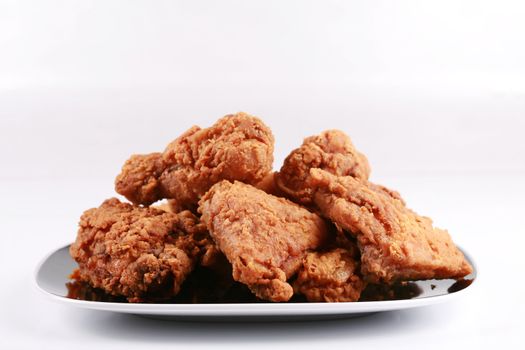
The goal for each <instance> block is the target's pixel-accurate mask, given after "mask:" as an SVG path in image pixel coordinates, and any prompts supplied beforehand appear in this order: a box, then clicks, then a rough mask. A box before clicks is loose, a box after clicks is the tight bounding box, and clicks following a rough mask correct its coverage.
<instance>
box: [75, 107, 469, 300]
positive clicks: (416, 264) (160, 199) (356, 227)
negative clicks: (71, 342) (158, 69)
mask: <svg viewBox="0 0 525 350" xmlns="http://www.w3.org/2000/svg"><path fill="white" fill-rule="evenodd" d="M273 151H274V137H273V135H272V132H271V130H270V129H269V128H268V127H267V126H266V125H265V124H264V123H263V122H262V121H261V120H260V119H258V118H256V117H253V116H251V115H248V114H246V113H237V114H233V115H227V116H225V117H223V118H221V119H219V120H218V121H217V122H216V123H215V124H214V125H212V126H211V127H209V128H205V129H202V128H200V127H198V126H193V127H192V128H190V129H189V130H187V131H186V132H185V133H183V134H182V135H180V136H179V137H178V138H177V139H175V140H174V141H173V142H171V143H170V144H169V145H168V146H167V147H166V149H165V150H164V152H158V153H151V154H140V155H132V156H131V158H129V159H128V160H127V161H126V162H125V164H124V166H123V167H122V171H121V173H120V174H119V175H118V176H117V178H116V180H115V189H116V192H118V193H119V194H121V195H123V196H124V197H126V198H127V199H128V200H129V202H130V203H125V202H121V201H120V200H119V199H117V198H111V199H108V200H106V201H104V202H103V203H102V205H101V206H100V207H98V208H93V209H89V210H87V211H86V212H84V214H83V215H82V217H81V219H80V224H79V230H78V234H77V238H76V241H75V242H74V244H73V245H71V248H70V254H71V256H72V257H73V258H74V259H75V260H76V262H77V263H78V266H79V267H78V269H77V270H75V272H74V273H73V274H72V278H74V279H75V280H78V281H82V282H85V283H87V284H89V285H90V286H91V287H93V288H97V289H100V290H102V291H103V292H105V293H107V294H108V295H112V296H120V297H124V298H126V300H127V301H129V302H144V301H147V300H168V299H170V298H173V297H174V296H176V295H177V293H179V292H180V291H181V288H183V286H184V283H185V281H186V282H187V281H188V280H190V279H191V277H192V274H193V273H194V271H196V270H198V269H200V268H206V269H208V270H209V271H213V272H215V273H216V274H218V275H219V276H222V277H221V278H222V280H221V278H219V279H214V281H215V282H214V283H215V284H214V285H213V286H212V288H216V289H217V290H220V289H222V288H227V287H226V285H227V284H228V282H224V281H227V280H228V279H229V280H231V281H232V282H234V283H240V284H242V285H243V286H245V287H247V289H249V291H251V293H253V295H254V296H255V297H257V298H258V299H259V300H264V301H271V302H286V301H289V300H290V299H291V298H292V297H293V296H294V295H301V296H302V297H303V298H304V300H307V301H310V302H353V301H358V300H359V298H360V296H361V293H362V291H363V290H364V288H365V287H366V286H367V284H379V285H386V286H388V285H392V284H394V283H397V282H399V281H412V280H422V279H449V278H452V279H459V278H462V277H464V276H466V275H468V274H470V273H471V272H472V267H471V265H470V264H469V263H468V261H467V260H466V259H465V257H464V256H463V254H462V253H461V251H460V250H459V249H458V248H457V247H456V246H455V244H454V243H453V241H452V239H451V238H450V236H449V234H448V233H447V231H445V230H442V229H439V228H435V227H433V225H432V221H431V220H430V219H429V218H428V217H424V216H420V215H418V214H417V213H415V212H414V211H412V210H410V209H409V208H408V207H407V206H406V204H405V202H404V201H403V199H402V198H401V196H400V195H399V193H398V192H396V191H393V190H391V189H388V188H386V187H384V186H382V185H378V184H375V183H372V182H369V180H368V178H369V175H370V166H369V164H368V160H367V158H366V157H365V156H364V155H363V154H362V153H360V152H358V151H357V150H356V149H355V147H354V146H353V144H352V142H351V140H350V138H349V137H348V136H347V135H346V134H345V133H343V132H342V131H339V130H328V131H324V132H322V133H321V134H319V135H316V136H310V137H307V138H306V139H305V140H304V142H303V144H302V145H301V146H300V147H298V148H297V149H295V150H293V151H292V152H291V153H290V154H289V155H288V157H287V158H286V160H285V161H284V164H283V165H282V167H281V169H280V170H279V171H278V172H273V171H272V163H273ZM159 203H160V204H159ZM194 276H196V275H194ZM195 281H196V282H195ZM187 283H188V282H187ZM192 283H194V284H195V283H197V284H199V283H203V284H206V283H208V284H209V281H208V280H207V277H203V278H202V280H200V281H199V279H198V277H195V278H193V279H192Z"/></svg>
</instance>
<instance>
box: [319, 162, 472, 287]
mask: <svg viewBox="0 0 525 350" xmlns="http://www.w3.org/2000/svg"><path fill="white" fill-rule="evenodd" d="M310 186H311V188H312V189H313V190H314V193H315V194H314V202H315V204H316V205H317V206H318V208H319V210H320V211H321V212H322V213H323V215H325V216H326V217H328V218H330V219H331V220H332V221H334V222H335V223H336V224H337V225H338V226H339V227H341V228H342V229H345V230H348V231H350V232H352V233H353V234H354V235H355V236H356V237H357V242H358V245H359V249H360V251H361V271H362V273H363V276H364V277H365V278H366V279H367V280H368V281H370V282H379V281H382V282H385V283H392V282H395V281H397V280H417V279H432V278H458V277H463V276H465V275H468V274H470V273H471V272H472V267H471V266H470V264H469V263H468V262H467V260H466V259H465V257H464V256H463V254H462V253H461V251H460V250H459V249H458V248H457V247H456V246H455V244H454V242H453V241H452V239H451V238H450V235H449V234H448V232H447V231H445V230H441V229H438V228H434V227H433V226H432V220H430V219H429V218H427V217H423V216H419V215H418V214H416V213H415V212H413V211H412V210H410V209H408V208H407V207H406V206H405V204H404V203H403V202H402V201H401V200H399V199H396V198H395V196H392V195H391V194H390V193H389V192H385V191H383V190H382V189H380V188H377V187H374V186H369V184H368V183H367V182H363V181H359V180H356V179H355V178H353V177H351V176H335V175H333V174H331V173H329V172H327V171H324V170H321V169H311V170H310Z"/></svg>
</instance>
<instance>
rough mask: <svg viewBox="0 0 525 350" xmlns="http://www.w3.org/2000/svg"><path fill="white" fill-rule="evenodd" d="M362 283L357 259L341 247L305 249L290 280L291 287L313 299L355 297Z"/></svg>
mask: <svg viewBox="0 0 525 350" xmlns="http://www.w3.org/2000/svg"><path fill="white" fill-rule="evenodd" d="M365 286H366V283H365V282H364V281H363V280H362V278H361V277H360V276H359V260H356V258H355V257H354V256H352V253H351V252H349V251H347V250H346V249H343V248H335V249H332V250H329V251H327V252H312V253H308V254H307V255H306V257H305V258H304V260H303V265H302V267H301V268H300V269H299V273H298V274H297V279H296V280H295V281H294V283H293V287H294V291H295V292H296V293H299V294H302V295H304V296H305V297H306V299H307V300H308V301H312V302H323V301H324V302H349V301H357V300H359V296H360V295H361V292H362V291H363V289H364V288H365Z"/></svg>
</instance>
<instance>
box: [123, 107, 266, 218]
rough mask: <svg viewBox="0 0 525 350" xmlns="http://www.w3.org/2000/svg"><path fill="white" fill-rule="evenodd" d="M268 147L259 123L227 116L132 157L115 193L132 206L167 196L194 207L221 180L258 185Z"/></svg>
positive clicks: (242, 115)
mask: <svg viewBox="0 0 525 350" xmlns="http://www.w3.org/2000/svg"><path fill="white" fill-rule="evenodd" d="M273 147H274V138H273V135H272V132H271V130H270V129H269V128H268V127H267V126H266V125H264V123H263V122H262V121H261V120H260V119H258V118H256V117H253V116H250V115H248V114H246V113H242V112H241V113H237V114H232V115H227V116H225V117H223V118H221V119H219V120H218V121H217V122H216V123H215V124H214V125H212V126H211V127H209V128H205V129H201V128H200V127H198V126H194V127H192V128H190V129H189V130H188V131H186V132H185V133H184V134H182V135H181V136H180V137H178V138H177V139H176V140H174V141H173V142H172V143H170V144H169V145H168V146H167V148H166V149H165V151H164V152H163V153H151V154H146V155H133V156H132V157H131V158H130V159H129V160H128V161H126V163H125V164H124V166H123V167H122V171H121V173H120V174H119V175H118V176H117V178H116V180H115V190H116V191H117V192H118V193H120V194H122V195H123V196H125V197H126V198H127V199H129V200H130V201H131V202H133V203H135V204H144V205H149V204H151V203H154V202H156V201H158V200H160V199H163V198H169V199H174V200H175V201H176V203H177V205H179V206H180V207H182V208H185V209H195V207H196V205H197V202H198V201H199V198H200V197H201V196H202V195H203V194H204V193H206V191H208V189H209V188H210V187H211V186H212V185H213V184H215V183H217V182H219V181H221V180H232V181H233V180H239V181H243V182H246V183H250V184H255V183H258V182H259V181H261V180H262V179H263V178H264V177H265V176H266V175H267V174H268V173H269V172H270V171H271V170H272V163H273Z"/></svg>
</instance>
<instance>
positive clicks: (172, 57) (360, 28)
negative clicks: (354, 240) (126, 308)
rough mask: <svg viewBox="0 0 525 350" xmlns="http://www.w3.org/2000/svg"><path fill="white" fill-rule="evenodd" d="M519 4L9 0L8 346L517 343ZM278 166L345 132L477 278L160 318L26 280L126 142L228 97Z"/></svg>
mask: <svg viewBox="0 0 525 350" xmlns="http://www.w3.org/2000/svg"><path fill="white" fill-rule="evenodd" d="M524 19H525V5H523V4H522V2H520V1H497V2H496V1H268V0H267V1H225V0H223V1H216V2H214V1H179V2H175V1H87V0H84V1H20V0H18V1H5V0H0V199H1V201H0V230H1V231H0V232H1V235H2V236H1V237H2V238H3V240H2V243H1V244H0V264H1V268H0V281H1V282H0V283H1V288H0V305H1V308H0V348H2V349H30V348H36V347H40V348H49V349H51V348H53V349H66V348H71V347H75V348H79V349H93V348H112V349H120V348H122V349H124V348H125V349H133V348H141V347H147V348H150V349H154V348H170V349H173V348H174V347H181V348H188V347H192V346H194V347H203V348H212V347H219V348H222V347H224V348H232V347H233V348H257V347H262V348H268V347H284V346H285V347H291V348H296V347H297V348H319V347H328V346H334V347H339V346H344V347H345V348H351V347H353V346H356V348H357V347H359V348H361V346H365V347H367V348H368V347H371V348H380V347H384V348H388V349H390V348H393V349H395V348H406V347H407V346H410V347H414V348H425V349H433V348H441V349H442V348H455V347H468V348H493V347H495V346H502V347H505V348H518V347H520V345H521V346H523V344H524V341H523V338H522V334H520V331H523V329H524V325H523V322H522V321H521V318H520V317H521V314H523V312H524V311H525V310H524V309H525V307H524V305H525V303H524V302H523V295H525V287H524V282H523V278H522V274H523V272H522V271H523V269H524V268H525V263H524V262H523V252H522V251H523V249H522V247H523V246H524V244H525V238H524V235H525V229H524V225H525V224H524V223H523V217H524V216H525V204H524V200H523V198H525V185H524V181H523V180H524V177H525V141H524V134H525V20H524ZM240 110H242V111H246V112H249V113H252V114H255V115H257V116H259V117H261V118H262V119H263V120H264V121H265V122H266V123H267V124H268V125H269V126H270V127H271V128H272V129H273V131H274V134H275V136H276V161H275V168H276V169H278V168H279V167H280V164H281V163H282V160H283V158H284V157H285V155H286V154H287V153H288V152H289V151H290V150H291V149H292V148H294V147H296V146H297V145H299V144H300V142H301V140H302V138H303V137H305V136H307V135H311V134H315V133H318V132H320V131H322V130H324V129H328V128H339V129H342V130H344V131H345V132H347V133H348V134H349V135H350V136H351V137H352V139H353V141H354V143H355V145H356V146H357V147H358V148H359V149H360V150H361V151H363V152H364V153H366V154H367V155H368V157H369V160H370V162H371V165H372V169H373V174H372V180H374V181H377V182H380V183H382V184H385V185H387V186H390V187H393V188H396V189H397V190H399V191H400V192H401V193H402V195H403V196H404V197H405V199H406V200H407V202H408V204H409V206H410V207H412V208H414V209H415V210H416V211H418V212H419V213H421V214H424V215H428V216H431V217H433V218H434V220H435V222H436V224H437V225H438V226H441V227H446V228H448V229H449V231H450V232H451V234H452V236H453V238H454V239H455V240H456V242H458V243H459V244H460V245H462V246H463V247H465V248H466V249H467V250H468V251H469V252H470V253H471V255H472V256H473V257H474V258H475V259H476V261H477V263H478V265H479V269H480V278H479V281H478V282H477V283H476V284H475V285H474V286H473V288H475V289H474V290H473V292H472V293H471V294H470V295H469V296H468V298H463V299H460V300H458V301H454V302H452V303H448V304H445V305H441V306H437V307H426V308H422V309H418V310H410V311H403V312H392V313H384V314H377V315H374V316H371V317H367V318H361V319H355V320H342V321H330V322H313V323H291V324H255V325H250V324H191V323H169V322H160V321H151V320H146V319H141V318H136V317H130V316H121V315H116V314H110V313H100V312H94V311H93V312H90V311H85V310H75V309H70V308H68V307H65V306H62V305H58V304H54V303H52V302H49V301H48V300H47V299H45V298H44V297H43V296H42V295H40V294H38V292H37V291H35V290H34V289H33V284H32V273H33V269H34V268H35V266H36V263H37V261H38V260H39V259H40V258H42V257H43V256H44V255H45V254H46V253H47V252H48V251H50V250H52V249H54V248H56V247H58V246H60V245H61V244H64V243H68V242H70V241H72V240H73V239H74V237H75V233H76V224H77V220H78V218H79V216H80V214H81V213H82V211H83V210H85V209H86V208H89V207H93V206H96V205H98V204H100V202H101V201H102V200H104V199H105V198H107V197H110V196H113V195H114V192H113V179H114V177H115V175H116V174H117V173H118V172H119V168H120V166H121V165H122V163H123V162H124V160H125V159H126V158H127V157H128V156H129V155H130V154H131V153H135V152H136V153H138V152H143V153H145V152H151V151H156V150H162V148H163V147H164V146H165V145H166V144H167V143H168V142H169V141H171V140H172V139H173V138H175V137H176V136H177V135H178V134H180V133H181V132H183V131H184V130H186V129H187V128H189V127H190V126H191V125H193V124H198V125H201V126H208V125H210V124H212V123H213V122H214V121H215V120H216V119H217V118H219V117H221V116H223V115H225V114H227V113H231V112H236V111H240Z"/></svg>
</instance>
